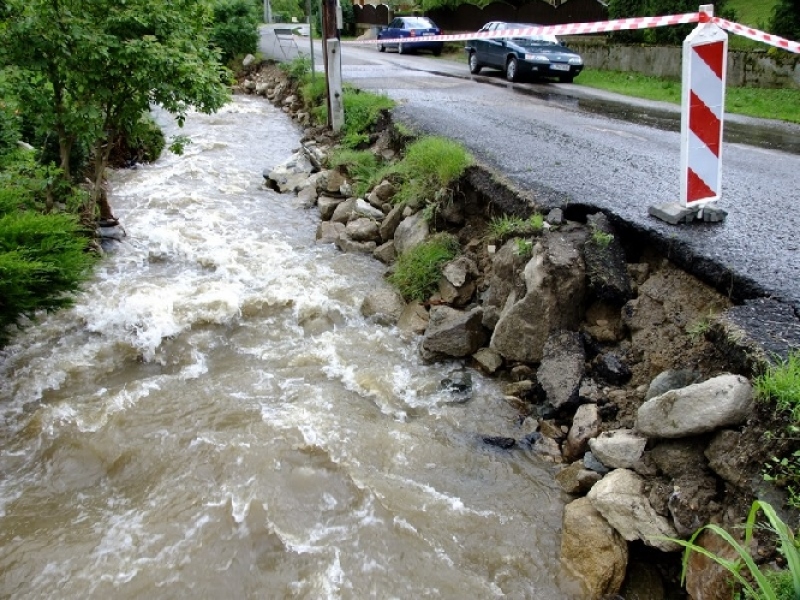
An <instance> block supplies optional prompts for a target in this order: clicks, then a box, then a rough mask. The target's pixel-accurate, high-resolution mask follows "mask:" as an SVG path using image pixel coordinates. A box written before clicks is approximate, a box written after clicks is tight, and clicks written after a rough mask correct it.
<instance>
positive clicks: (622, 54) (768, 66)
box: [569, 38, 800, 89]
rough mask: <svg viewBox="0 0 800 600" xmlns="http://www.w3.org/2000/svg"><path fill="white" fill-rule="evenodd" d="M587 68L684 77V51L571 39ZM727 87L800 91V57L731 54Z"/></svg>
mask: <svg viewBox="0 0 800 600" xmlns="http://www.w3.org/2000/svg"><path fill="white" fill-rule="evenodd" d="M569 46H570V48H573V49H575V50H576V51H578V52H580V53H581V56H583V60H584V62H585V63H586V66H587V68H590V69H603V70H609V71H635V72H637V73H642V74H643V75H654V76H657V77H674V78H676V79H680V77H681V68H682V66H681V53H682V49H681V48H679V47H674V46H622V45H616V44H615V45H607V44H604V43H594V42H586V41H583V40H581V39H579V38H573V39H571V40H569ZM728 85H733V86H748V87H761V88H782V87H788V88H795V89H800V56H798V55H795V54H790V53H788V52H783V51H773V52H769V51H766V50H765V51H753V52H742V51H732V52H728Z"/></svg>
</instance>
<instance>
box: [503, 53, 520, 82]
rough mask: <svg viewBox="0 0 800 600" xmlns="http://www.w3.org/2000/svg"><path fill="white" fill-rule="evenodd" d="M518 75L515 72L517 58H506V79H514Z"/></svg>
mask: <svg viewBox="0 0 800 600" xmlns="http://www.w3.org/2000/svg"><path fill="white" fill-rule="evenodd" d="M518 77H519V75H518V73H517V59H516V58H514V57H513V56H512V57H511V58H509V59H508V62H507V63H506V79H508V80H509V81H516V80H517V79H518Z"/></svg>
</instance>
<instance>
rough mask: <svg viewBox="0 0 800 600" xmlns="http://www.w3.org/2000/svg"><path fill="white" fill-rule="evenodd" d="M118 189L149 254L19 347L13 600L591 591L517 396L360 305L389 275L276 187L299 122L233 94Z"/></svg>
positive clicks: (12, 363)
mask: <svg viewBox="0 0 800 600" xmlns="http://www.w3.org/2000/svg"><path fill="white" fill-rule="evenodd" d="M159 118H160V119H161V120H162V121H163V122H164V124H165V126H166V128H167V136H168V137H170V136H172V135H175V134H177V133H184V134H188V135H189V136H190V137H191V138H192V139H193V143H192V144H190V145H189V146H187V148H186V152H185V154H184V156H176V155H173V154H170V153H168V152H165V154H164V156H163V157H162V158H161V159H160V160H159V161H158V162H156V163H155V164H153V165H148V166H142V167H139V168H138V169H135V170H129V171H124V172H119V173H115V174H114V176H113V181H112V194H111V200H112V204H113V206H114V209H115V213H116V214H117V216H118V217H119V218H120V220H121V222H122V224H123V225H124V227H125V229H126V230H127V233H128V237H127V238H126V239H125V240H124V242H123V243H121V244H119V245H118V247H117V249H116V251H114V252H113V253H110V254H109V255H108V256H107V257H106V258H105V259H104V260H103V262H102V263H101V264H100V265H99V267H98V269H97V273H96V276H95V277H94V278H93V280H92V281H90V282H89V283H88V284H87V285H86V286H85V291H84V292H83V293H82V294H81V295H80V296H79V297H78V300H77V303H76V305H75V306H74V308H72V309H69V310H66V311H62V312H60V313H58V314H55V315H49V316H46V317H43V318H42V319H41V320H40V321H39V322H38V323H36V324H34V325H33V326H31V327H30V328H29V329H27V330H26V331H25V332H24V333H22V334H21V335H19V336H17V337H16V338H15V340H14V342H13V343H12V345H10V346H9V347H7V348H6V349H5V350H4V351H3V353H2V355H0V371H2V375H1V376H0V597H3V598H115V599H124V598H189V597H191V598H226V599H233V598H353V599H358V598H381V599H384V598H403V599H405V598H409V599H410V598H415V599H416V598H452V599H459V600H464V599H478V598H480V599H484V598H536V599H558V598H565V599H570V598H579V597H580V594H579V593H578V592H576V591H575V588H574V585H573V583H572V582H571V581H570V580H569V578H567V577H565V576H563V575H562V574H561V573H560V571H559V567H558V553H559V545H560V527H561V514H562V509H563V501H564V499H563V498H562V497H561V493H560V491H559V490H558V488H557V486H556V485H555V484H554V482H553V473H552V469H551V467H550V466H549V465H547V464H545V463H542V462H540V461H539V460H538V459H537V458H536V457H535V456H532V455H530V454H529V453H528V452H526V451H525V450H524V448H516V449H514V450H512V451H503V450H500V449H497V448H492V447H490V446H487V445H486V444H484V443H483V442H482V441H481V439H482V437H483V436H487V435H509V434H510V433H511V434H513V432H514V431H515V430H514V428H515V427H518V422H517V421H518V417H517V412H516V411H515V410H514V409H513V408H512V407H510V406H509V405H507V404H506V402H505V401H504V400H503V394H502V391H501V388H500V384H499V383H498V382H496V381H493V380H490V379H484V378H482V377H481V376H480V375H479V374H477V373H473V390H472V397H471V399H470V400H469V401H467V402H462V401H461V400H463V398H461V397H454V395H453V394H452V392H451V391H449V390H448V389H447V388H446V387H445V388H443V386H442V381H443V380H445V379H447V378H448V377H449V376H450V375H451V374H452V373H453V371H455V370H457V369H460V368H461V367H462V365H461V364H459V363H456V362H453V363H439V364H435V365H426V364H424V363H423V362H422V361H421V360H420V359H419V358H418V354H417V350H416V346H417V343H416V342H417V340H415V339H408V338H404V337H402V336H401V335H400V334H399V332H398V331H397V330H396V329H393V328H387V327H381V326H378V325H375V324H373V323H371V322H369V321H366V320H365V319H364V318H363V317H362V316H361V315H360V312H359V307H360V305H361V302H362V300H363V298H364V296H365V295H366V294H367V292H368V291H370V290H372V289H375V287H376V286H377V285H382V276H383V269H384V267H383V266H382V265H381V264H380V263H378V262H377V261H375V260H373V259H371V258H369V257H365V256H360V255H353V254H343V253H340V252H339V251H337V250H336V249H335V248H333V247H332V246H327V245H325V246H321V245H317V244H316V243H315V241H314V234H315V230H316V226H317V222H318V217H317V214H316V211H313V210H311V211H310V210H305V209H303V208H301V207H299V206H297V205H295V204H294V203H293V202H292V199H291V198H290V197H288V196H280V195H278V194H276V193H274V192H272V191H269V190H266V189H265V188H264V186H263V178H262V175H261V174H262V171H263V169H264V168H265V167H271V166H274V165H277V164H278V163H280V162H282V161H284V160H285V159H287V158H288V157H289V156H290V155H291V153H292V150H293V149H294V148H296V147H297V146H298V141H299V137H300V132H299V130H297V129H296V127H295V126H294V125H293V124H292V122H291V121H290V120H289V119H288V117H286V116H285V115H284V114H283V113H281V112H280V111H279V110H278V109H276V108H273V107H272V106H271V105H269V104H268V103H266V102H265V101H263V100H258V99H254V98H251V97H239V96H237V97H235V98H234V100H233V101H232V103H231V104H229V105H228V106H227V107H225V108H224V109H223V110H222V111H221V112H220V113H218V114H216V115H212V116H203V115H192V116H191V117H190V118H189V120H188V122H187V125H186V127H185V128H184V130H183V131H180V130H178V129H177V128H176V127H175V126H174V125H173V124H172V123H171V122H169V121H168V120H167V119H164V118H162V117H159Z"/></svg>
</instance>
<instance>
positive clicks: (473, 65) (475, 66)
mask: <svg viewBox="0 0 800 600" xmlns="http://www.w3.org/2000/svg"><path fill="white" fill-rule="evenodd" d="M481 67H482V65H481V63H479V62H478V55H477V54H475V53H474V52H470V54H469V72H470V73H472V74H473V75H477V74H478V73H480V72H481Z"/></svg>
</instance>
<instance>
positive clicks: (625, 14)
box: [608, 0, 735, 45]
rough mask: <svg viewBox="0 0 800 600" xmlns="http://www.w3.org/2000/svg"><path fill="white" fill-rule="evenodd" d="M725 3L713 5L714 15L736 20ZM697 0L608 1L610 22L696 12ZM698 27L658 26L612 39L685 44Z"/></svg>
mask: <svg viewBox="0 0 800 600" xmlns="http://www.w3.org/2000/svg"><path fill="white" fill-rule="evenodd" d="M725 2H726V0H716V2H714V11H715V14H717V15H719V16H721V17H725V18H727V19H733V18H734V17H735V15H734V13H733V12H732V11H730V10H727V9H726V7H725ZM698 6H699V4H698V2H697V0H609V3H608V16H609V18H611V19H625V18H629V17H657V16H663V15H676V14H683V13H692V12H697V7H698ZM695 27H696V25H680V26H671V27H656V28H654V29H644V30H630V31H619V32H615V33H614V34H613V36H612V37H613V39H614V40H615V41H618V42H623V43H641V42H647V43H651V44H674V45H679V44H682V43H683V40H684V39H685V38H686V36H687V35H689V33H691V31H692V30H693V29H694V28H695Z"/></svg>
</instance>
